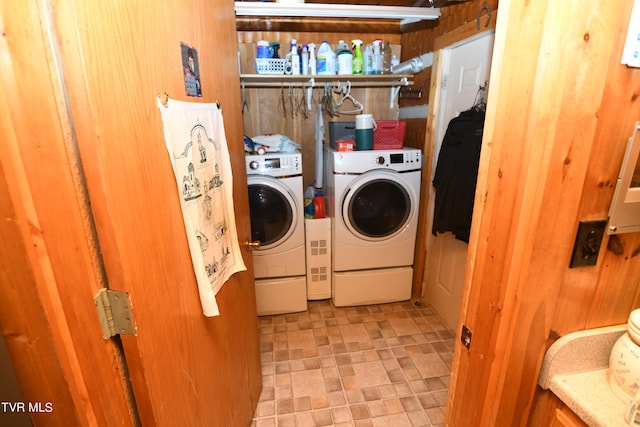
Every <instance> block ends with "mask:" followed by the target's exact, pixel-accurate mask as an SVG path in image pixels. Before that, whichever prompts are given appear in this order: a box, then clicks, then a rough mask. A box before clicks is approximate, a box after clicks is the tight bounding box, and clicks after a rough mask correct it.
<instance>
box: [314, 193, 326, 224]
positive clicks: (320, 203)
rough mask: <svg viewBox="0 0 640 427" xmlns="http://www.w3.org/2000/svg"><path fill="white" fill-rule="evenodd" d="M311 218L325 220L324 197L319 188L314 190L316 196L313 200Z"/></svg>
mask: <svg viewBox="0 0 640 427" xmlns="http://www.w3.org/2000/svg"><path fill="white" fill-rule="evenodd" d="M313 208H314V213H313V217H314V218H316V219H320V218H326V216H327V213H326V207H325V202H324V195H323V194H322V189H321V188H316V195H315V196H314V198H313Z"/></svg>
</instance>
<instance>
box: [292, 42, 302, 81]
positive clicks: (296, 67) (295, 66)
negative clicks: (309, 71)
mask: <svg viewBox="0 0 640 427" xmlns="http://www.w3.org/2000/svg"><path fill="white" fill-rule="evenodd" d="M290 55H291V74H292V75H294V76H299V75H300V57H299V56H298V45H297V42H296V39H291V53H290Z"/></svg>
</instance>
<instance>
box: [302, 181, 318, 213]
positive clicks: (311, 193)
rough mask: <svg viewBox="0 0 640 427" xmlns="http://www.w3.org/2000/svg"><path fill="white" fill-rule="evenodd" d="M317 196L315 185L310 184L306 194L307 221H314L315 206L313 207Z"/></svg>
mask: <svg viewBox="0 0 640 427" xmlns="http://www.w3.org/2000/svg"><path fill="white" fill-rule="evenodd" d="M315 196H316V192H315V190H314V188H313V184H309V186H308V187H307V189H306V190H305V192H304V217H305V218H307V219H313V215H314V214H315V206H314V205H313V199H314V198H315Z"/></svg>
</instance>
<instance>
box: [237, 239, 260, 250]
mask: <svg viewBox="0 0 640 427" xmlns="http://www.w3.org/2000/svg"><path fill="white" fill-rule="evenodd" d="M240 244H241V245H242V246H244V247H245V249H246V250H248V251H249V252H251V251H255V250H258V249H260V240H254V241H250V240H249V239H247V240H245V241H244V242H242V243H240Z"/></svg>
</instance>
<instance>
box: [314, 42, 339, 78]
mask: <svg viewBox="0 0 640 427" xmlns="http://www.w3.org/2000/svg"><path fill="white" fill-rule="evenodd" d="M316 67H317V71H318V74H319V75H334V74H335V73H336V54H335V53H334V52H333V50H331V46H330V45H329V42H327V41H326V40H323V41H322V43H321V44H320V47H319V48H318V59H317V61H316Z"/></svg>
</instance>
